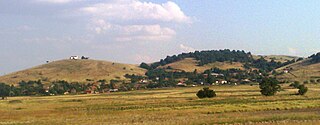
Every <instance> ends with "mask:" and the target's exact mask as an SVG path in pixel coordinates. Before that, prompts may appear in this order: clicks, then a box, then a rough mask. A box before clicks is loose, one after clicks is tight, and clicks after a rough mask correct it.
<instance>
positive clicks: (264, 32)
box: [0, 0, 320, 75]
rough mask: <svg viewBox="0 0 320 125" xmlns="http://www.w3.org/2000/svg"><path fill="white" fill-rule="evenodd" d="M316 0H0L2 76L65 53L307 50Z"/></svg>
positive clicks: (316, 25)
mask: <svg viewBox="0 0 320 125" xmlns="http://www.w3.org/2000/svg"><path fill="white" fill-rule="evenodd" d="M319 6H320V1H319V0H304V1H301V0H241V1H240V0H171V1H167V0H0V57H1V58H0V75H4V74H8V73H11V72H14V71H19V70H22V69H26V68H30V67H33V66H36V65H40V64H44V63H45V62H46V61H54V60H61V59H67V58H68V57H69V56H72V55H78V56H82V55H84V56H89V57H90V58H91V59H98V60H108V61H114V62H120V63H130V64H139V63H141V62H148V63H150V62H154V61H158V60H160V59H161V58H165V57H166V56H167V55H174V54H179V53H182V52H192V51H195V50H218V49H235V50H245V51H247V52H251V53H253V54H256V55H271V54H272V55H293V56H303V57H308V56H309V55H311V54H314V53H317V52H320V49H319V48H320V43H319V40H320V22H319V20H320V7H319Z"/></svg>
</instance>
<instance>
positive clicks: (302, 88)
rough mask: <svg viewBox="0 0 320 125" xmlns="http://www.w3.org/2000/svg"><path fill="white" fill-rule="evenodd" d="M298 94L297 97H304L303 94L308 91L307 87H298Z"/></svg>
mask: <svg viewBox="0 0 320 125" xmlns="http://www.w3.org/2000/svg"><path fill="white" fill-rule="evenodd" d="M298 89H299V90H298V94H299V95H304V94H306V93H307V91H308V87H306V86H305V85H299V86H298Z"/></svg>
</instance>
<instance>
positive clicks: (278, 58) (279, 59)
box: [253, 55, 301, 63]
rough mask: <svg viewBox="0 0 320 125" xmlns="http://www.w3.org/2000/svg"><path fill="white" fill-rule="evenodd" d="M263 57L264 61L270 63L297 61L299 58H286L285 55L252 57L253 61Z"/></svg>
mask: <svg viewBox="0 0 320 125" xmlns="http://www.w3.org/2000/svg"><path fill="white" fill-rule="evenodd" d="M261 57H263V58H264V59H265V60H268V61H271V60H274V61H276V62H282V63H284V62H287V61H291V60H293V59H299V58H301V57H297V56H287V55H253V58H254V59H259V58H261Z"/></svg>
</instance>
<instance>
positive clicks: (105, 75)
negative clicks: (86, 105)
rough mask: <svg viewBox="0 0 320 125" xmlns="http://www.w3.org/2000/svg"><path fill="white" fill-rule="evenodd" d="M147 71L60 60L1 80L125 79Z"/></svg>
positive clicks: (118, 64) (9, 81) (103, 63)
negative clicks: (129, 75) (130, 75)
mask: <svg viewBox="0 0 320 125" xmlns="http://www.w3.org/2000/svg"><path fill="white" fill-rule="evenodd" d="M145 72H146V71H145V70H144V69H141V68H139V67H138V66H136V65H130V64H120V63H113V62H107V61H97V60H60V61H54V62H51V63H48V64H44V65H40V66H37V67H34V68H31V69H26V70H23V71H19V72H15V73H11V74H8V75H5V76H1V77H0V82H5V83H10V84H15V83H17V82H19V81H21V80H39V79H41V80H42V81H44V82H49V81H54V80H66V81H68V82H76V81H77V82H85V81H86V80H87V79H92V80H101V79H106V80H110V79H124V77H123V76H124V75H125V74H127V73H128V74H139V75H144V73H145Z"/></svg>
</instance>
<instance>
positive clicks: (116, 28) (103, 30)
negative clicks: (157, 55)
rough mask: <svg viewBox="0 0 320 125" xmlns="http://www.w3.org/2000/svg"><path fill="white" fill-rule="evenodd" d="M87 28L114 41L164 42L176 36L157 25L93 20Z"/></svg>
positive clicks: (169, 30) (173, 32)
mask: <svg viewBox="0 0 320 125" xmlns="http://www.w3.org/2000/svg"><path fill="white" fill-rule="evenodd" d="M89 28H90V29H91V30H93V31H95V32H96V33H97V34H101V35H106V34H107V35H109V36H112V37H113V38H114V40H115V41H165V40H170V39H172V38H173V37H174V36H175V35H176V32H175V31H174V30H173V29H170V28H168V27H161V26H160V25H158V24H155V25H117V24H111V23H108V22H105V21H104V20H102V19H98V20H93V21H92V23H91V25H90V26H89Z"/></svg>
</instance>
